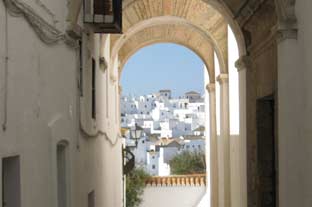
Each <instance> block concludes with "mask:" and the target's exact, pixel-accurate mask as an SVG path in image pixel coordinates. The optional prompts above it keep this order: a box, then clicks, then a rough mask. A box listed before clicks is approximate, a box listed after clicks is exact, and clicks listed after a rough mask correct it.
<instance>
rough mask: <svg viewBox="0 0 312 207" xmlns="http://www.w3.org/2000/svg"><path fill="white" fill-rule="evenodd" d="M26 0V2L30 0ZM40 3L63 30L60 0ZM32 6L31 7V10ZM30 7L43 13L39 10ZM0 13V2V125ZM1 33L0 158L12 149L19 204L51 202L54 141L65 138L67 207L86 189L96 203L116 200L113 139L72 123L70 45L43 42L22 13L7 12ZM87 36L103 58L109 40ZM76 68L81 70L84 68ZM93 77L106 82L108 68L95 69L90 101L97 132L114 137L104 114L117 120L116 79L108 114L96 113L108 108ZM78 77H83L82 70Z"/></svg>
mask: <svg viewBox="0 0 312 207" xmlns="http://www.w3.org/2000/svg"><path fill="white" fill-rule="evenodd" d="M34 2H35V1H27V3H30V5H33V4H34ZM44 3H46V6H47V7H49V8H50V9H51V10H53V11H56V12H55V14H56V18H57V19H58V20H60V21H61V22H60V26H58V25H56V26H57V28H60V29H61V31H64V29H65V27H64V25H65V24H66V23H65V22H64V19H65V16H66V12H67V2H66V1H47V0H45V1H44ZM36 8H37V7H36V6H34V10H35V11H37V9H36ZM38 13H39V14H41V15H45V14H44V13H42V11H41V10H38ZM4 14H5V10H4V5H3V2H0V88H1V90H0V107H1V108H0V111H1V112H0V121H1V124H2V123H3V121H4V111H3V106H4V88H3V86H4V60H5V47H4V45H5V18H4ZM43 17H44V18H45V19H46V18H47V19H48V18H49V17H48V16H43ZM47 21H49V20H47ZM61 25H63V26H61ZM8 32H9V41H8V43H9V68H8V71H9V75H8V111H7V112H8V122H7V129H6V131H2V129H0V158H3V157H7V156H12V155H20V158H21V191H22V193H21V194H22V198H21V201H22V206H23V207H42V206H45V207H55V206H57V204H56V202H57V191H56V189H57V188H56V187H57V186H56V144H57V142H58V141H60V140H67V142H68V143H69V160H68V161H69V166H68V172H69V173H68V174H69V176H68V179H69V182H68V184H69V192H70V194H69V200H70V206H77V207H85V206H86V204H87V194H88V193H89V192H90V191H92V190H95V200H96V206H112V207H113V206H114V207H115V206H116V207H121V206H122V193H123V189H122V165H121V140H118V141H117V142H116V143H113V144H114V145H113V144H112V143H111V142H110V141H108V139H107V137H106V136H104V135H102V136H98V137H96V138H86V137H85V136H84V135H82V134H81V133H80V130H79V122H78V120H79V116H80V113H79V110H78V109H79V107H78V106H79V104H80V100H79V91H78V87H77V81H78V72H79V71H78V64H77V63H78V59H77V53H78V51H76V50H74V49H71V48H69V47H68V46H66V45H65V44H64V42H62V41H61V42H59V43H58V44H56V45H46V44H44V43H43V42H42V41H41V40H40V39H39V38H38V36H37V34H36V33H35V32H34V30H33V29H32V28H31V27H30V25H29V23H28V22H26V20H25V19H24V18H23V17H12V16H9V19H8ZM91 37H93V36H92V35H91ZM94 41H95V43H96V45H97V47H96V48H95V55H96V57H99V56H100V49H104V50H105V51H104V56H105V57H106V59H107V60H109V58H108V57H109V53H108V52H109V46H108V45H106V46H105V48H100V44H99V36H97V37H95V39H94ZM93 52H94V51H93ZM97 65H98V59H97ZM84 70H86V71H88V68H84ZM101 83H108V74H107V73H105V72H100V71H97V88H98V94H97V97H98V98H97V101H99V102H98V104H97V105H98V106H100V107H98V113H97V114H98V123H97V125H96V126H97V128H98V129H101V130H102V131H104V132H106V131H107V132H108V131H109V135H110V138H115V137H116V135H117V133H118V128H119V127H118V124H115V127H113V128H112V127H110V126H111V125H112V124H113V123H111V125H109V124H108V123H110V122H108V120H112V121H113V122H114V123H118V121H117V120H118V119H117V118H118V117H119V115H118V116H117V114H118V108H117V107H116V106H117V98H118V97H117V96H116V95H117V91H116V88H117V87H118V82H114V83H112V84H111V85H112V86H111V88H110V89H109V90H111V91H110V94H113V95H114V94H115V95H114V96H112V95H110V98H112V97H114V98H115V99H114V100H115V102H111V103H110V107H111V108H110V109H109V110H110V111H112V112H114V113H112V114H111V115H110V116H109V117H105V116H104V118H103V115H106V112H107V111H108V104H107V101H106V100H107V99H108V97H107V96H108V93H107V92H108V90H106V88H107V87H106V88H105V85H103V84H101ZM86 84H90V81H89V82H88V76H87V75H86ZM87 89H88V88H86V90H87ZM86 96H88V95H87V94H86ZM81 103H82V104H83V105H82V106H81V108H80V109H83V110H85V113H88V110H89V106H90V104H89V103H87V102H81ZM102 104H103V105H102ZM84 118H85V119H88V118H87V117H84ZM85 123H88V122H85ZM87 126H89V127H92V125H88V124H87ZM108 129H109V130H108ZM0 168H1V167H0ZM0 172H1V171H0ZM0 180H1V179H0ZM0 182H1V181H0ZM0 186H1V183H0ZM47 186H48V187H47ZM0 190H1V189H0ZM0 195H2V193H1V192H0ZM0 203H2V200H1V198H0Z"/></svg>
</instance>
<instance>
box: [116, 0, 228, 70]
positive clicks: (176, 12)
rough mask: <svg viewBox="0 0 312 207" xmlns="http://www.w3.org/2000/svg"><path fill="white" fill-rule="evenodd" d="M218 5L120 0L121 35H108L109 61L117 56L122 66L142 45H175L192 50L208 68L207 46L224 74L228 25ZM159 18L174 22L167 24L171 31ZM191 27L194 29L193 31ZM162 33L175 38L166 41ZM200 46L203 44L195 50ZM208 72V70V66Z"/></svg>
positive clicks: (210, 0)
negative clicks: (109, 46) (121, 1)
mask: <svg viewBox="0 0 312 207" xmlns="http://www.w3.org/2000/svg"><path fill="white" fill-rule="evenodd" d="M211 5H214V7H213V6H211ZM216 5H218V6H219V7H218V10H217V9H215V8H216ZM222 5H223V4H222V3H220V1H217V0H124V1H123V34H122V35H112V38H111V42H112V44H111V46H112V58H115V57H116V56H119V58H120V60H121V63H122V64H124V62H125V61H126V60H127V58H128V57H130V56H131V55H132V54H133V53H134V52H135V51H136V50H138V49H140V48H141V47H143V46H144V45H147V44H152V43H155V42H175V43H178V44H182V45H185V46H187V47H189V48H190V49H192V50H193V51H194V52H196V53H197V54H198V55H199V56H200V57H201V58H202V59H203V60H204V62H205V63H206V65H207V66H208V64H207V58H205V56H207V51H208V50H207V49H206V48H208V43H209V42H210V44H211V45H212V46H213V48H214V50H215V51H216V53H217V54H218V58H219V62H220V64H221V71H222V72H224V73H227V71H228V66H227V62H228V51H227V26H228V22H227V20H226V19H225V18H224V17H223V15H222V14H221V13H220V12H219V11H220V8H221V7H222ZM161 17H162V18H164V19H165V18H176V19H177V20H176V21H175V20H173V21H172V22H170V27H171V29H168V21H163V22H160V21H158V18H161ZM178 19H183V20H184V21H186V22H188V26H187V25H184V26H183V27H182V26H181V25H179V24H180V23H179V20H178ZM154 20H155V21H154ZM167 20H168V19H167ZM157 21H158V22H157ZM155 22H157V24H155ZM187 27H189V28H187ZM194 27H195V28H197V29H196V30H194ZM182 28H183V29H182ZM166 32H167V33H168V32H169V33H170V34H174V33H178V34H177V35H176V36H175V35H173V36H168V37H166ZM183 33H185V34H183ZM200 33H205V34H206V35H202V34H200ZM189 37H192V38H189ZM196 38H198V39H196ZM202 43H204V44H203V45H201V46H198V44H202ZM209 47H211V46H209ZM209 68H212V67H209V66H208V69H209ZM209 74H214V71H209Z"/></svg>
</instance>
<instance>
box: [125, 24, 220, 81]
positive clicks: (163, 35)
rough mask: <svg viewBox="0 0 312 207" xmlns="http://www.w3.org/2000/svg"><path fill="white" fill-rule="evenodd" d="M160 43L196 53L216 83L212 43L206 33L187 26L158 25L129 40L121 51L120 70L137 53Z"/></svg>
mask: <svg viewBox="0 0 312 207" xmlns="http://www.w3.org/2000/svg"><path fill="white" fill-rule="evenodd" d="M160 42H171V43H176V44H180V45H183V46H185V47H187V48H189V49H191V50H192V51H194V52H195V53H196V54H197V55H198V56H199V57H200V58H201V59H202V60H203V62H204V63H205V65H206V66H207V68H209V69H211V70H208V72H209V76H210V77H212V78H211V79H210V81H211V82H214V77H215V75H214V70H213V69H214V66H213V65H211V63H213V59H212V60H211V58H213V57H214V55H213V54H214V53H213V52H214V50H213V47H212V44H211V42H210V41H209V40H208V39H207V37H206V35H205V33H200V32H198V31H197V30H196V29H195V28H191V27H187V26H185V25H170V24H167V25H158V26H153V27H148V28H146V29H144V30H141V31H140V32H138V33H136V35H134V36H132V37H131V38H129V39H128V41H127V42H126V43H125V44H124V45H123V46H122V48H121V49H120V51H119V61H120V69H122V67H123V66H124V64H125V63H126V61H127V60H128V59H129V58H130V56H131V55H133V54H134V53H135V52H136V51H138V50H139V49H141V48H142V47H145V46H147V45H150V44H154V43H160Z"/></svg>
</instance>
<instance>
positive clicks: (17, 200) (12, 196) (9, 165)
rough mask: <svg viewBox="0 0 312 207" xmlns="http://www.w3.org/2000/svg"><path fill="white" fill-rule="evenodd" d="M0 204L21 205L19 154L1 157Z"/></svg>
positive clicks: (5, 205) (6, 205)
mask: <svg viewBox="0 0 312 207" xmlns="http://www.w3.org/2000/svg"><path fill="white" fill-rule="evenodd" d="M2 206H3V207H11V206H12V207H20V206H21V183H20V157H19V156H14V157H7V158H3V159H2Z"/></svg>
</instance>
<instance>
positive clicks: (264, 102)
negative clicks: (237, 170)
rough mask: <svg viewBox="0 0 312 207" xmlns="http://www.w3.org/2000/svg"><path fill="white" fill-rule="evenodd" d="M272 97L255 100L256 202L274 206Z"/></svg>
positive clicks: (268, 206)
mask: <svg viewBox="0 0 312 207" xmlns="http://www.w3.org/2000/svg"><path fill="white" fill-rule="evenodd" d="M274 106H275V103H274V96H269V97H265V98H261V99H258V100H257V146H258V147H257V153H258V158H257V159H258V160H257V161H258V202H259V205H258V206H260V207H275V206H276V172H275V165H276V162H275V121H274V115H275V108H274Z"/></svg>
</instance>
